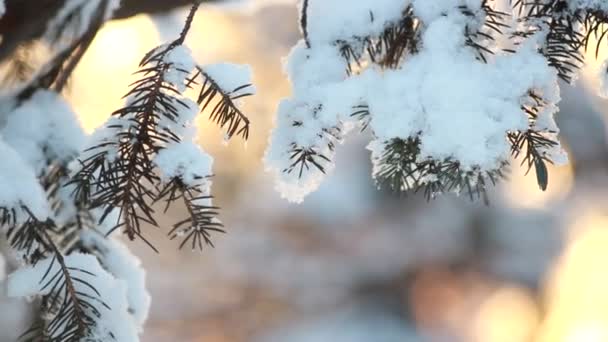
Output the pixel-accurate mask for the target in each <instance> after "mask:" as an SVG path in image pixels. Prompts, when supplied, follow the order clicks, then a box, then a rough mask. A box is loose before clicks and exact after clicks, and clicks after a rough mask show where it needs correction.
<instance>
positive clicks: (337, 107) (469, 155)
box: [265, 0, 562, 202]
mask: <svg viewBox="0 0 608 342" xmlns="http://www.w3.org/2000/svg"><path fill="white" fill-rule="evenodd" d="M315 3H316V4H318V5H317V6H330V5H329V4H330V3H331V4H334V3H337V2H320V1H313V2H311V4H315ZM375 3H376V4H379V3H382V4H384V3H385V1H377V2H375ZM397 3H399V4H402V3H403V2H402V1H394V2H392V4H397ZM364 4H368V5H369V3H368V2H366V1H362V2H361V4H360V5H356V6H353V7H355V8H359V9H360V7H359V6H363V5H364ZM412 5H413V7H414V12H415V13H416V14H417V15H420V16H421V17H422V18H425V19H426V22H424V25H423V26H424V29H423V33H422V44H421V45H422V48H421V50H420V52H419V53H417V54H414V55H411V56H408V58H407V60H405V61H404V63H402V65H401V66H400V67H398V68H395V69H382V68H380V67H377V66H375V65H373V64H372V65H368V66H367V67H364V68H363V69H362V70H361V71H360V72H358V73H355V74H354V75H352V76H350V77H349V76H348V75H346V73H345V67H346V65H345V62H344V61H343V60H342V61H340V56H339V54H338V49H337V47H336V46H335V45H333V44H331V43H329V44H326V45H320V44H321V43H320V42H317V44H313V45H312V47H311V48H307V47H306V45H305V44H304V43H303V42H299V43H298V44H297V45H296V47H294V49H293V50H292V52H291V53H290V55H289V57H288V59H287V61H286V63H285V71H286V72H287V73H288V76H289V79H290V81H291V82H292V85H293V87H292V88H293V94H292V97H291V98H289V99H286V100H283V101H282V102H281V104H280V105H279V108H278V112H277V122H276V128H275V130H274V131H273V134H272V137H271V142H270V146H269V148H268V149H267V151H266V155H265V162H266V168H267V170H270V171H271V172H273V173H274V174H275V177H276V178H277V183H276V188H277V189H278V191H279V192H280V193H281V194H282V196H283V197H285V198H287V199H288V200H290V201H293V202H301V201H302V199H303V198H304V197H305V196H306V195H307V194H309V193H310V192H312V191H314V190H316V189H317V188H318V186H319V184H320V183H321V182H322V180H323V179H324V178H325V175H326V174H327V173H331V171H332V169H333V163H332V162H329V161H327V160H325V159H324V158H317V159H318V163H319V164H321V165H322V167H323V168H324V171H325V172H322V171H321V170H318V169H317V168H316V167H314V166H312V165H311V166H310V167H309V168H308V169H305V170H304V173H303V174H302V175H301V176H300V174H299V170H296V171H298V172H296V171H292V172H291V173H289V172H285V170H289V169H290V166H291V165H292V164H293V163H294V159H293V153H294V152H293V150H292V147H293V146H294V145H295V146H298V147H302V148H305V149H312V150H314V151H317V152H318V153H319V154H322V155H323V156H325V157H327V158H328V159H330V160H332V159H333V155H334V153H335V152H334V151H332V150H331V149H330V148H329V147H328V144H329V143H334V144H335V143H340V142H341V141H342V139H343V138H344V137H345V136H346V134H347V133H348V131H349V130H350V129H351V128H352V127H354V126H355V125H357V124H358V123H357V118H354V117H352V116H351V113H353V112H355V110H354V109H353V108H356V107H357V106H360V105H367V106H368V108H369V112H370V115H369V118H368V120H369V127H370V128H371V130H372V132H373V135H374V142H373V144H372V145H371V146H373V148H372V149H376V148H377V147H378V146H382V144H383V143H384V142H386V141H389V140H391V139H394V138H401V139H407V138H416V137H417V138H418V139H419V140H420V154H419V156H418V158H419V160H420V161H422V160H427V159H431V160H447V159H450V160H457V161H458V162H459V163H460V166H461V169H462V170H465V171H468V170H482V171H491V170H494V169H497V168H499V167H500V166H501V165H502V164H503V163H504V162H505V161H508V160H509V157H510V148H511V146H510V144H509V143H508V140H507V138H506V135H507V133H508V132H512V131H518V130H526V129H527V128H528V127H529V125H530V123H529V118H528V115H527V114H526V113H525V112H524V111H523V110H522V109H521V106H522V104H524V103H526V99H527V94H528V91H529V90H534V92H535V94H538V95H539V96H542V98H543V99H544V101H545V102H546V105H545V106H544V108H542V109H543V111H544V115H545V116H546V117H545V118H543V120H544V122H545V123H551V121H552V120H553V115H554V114H555V112H556V111H557V103H558V102H559V101H560V96H559V87H558V83H557V72H556V71H555V70H554V69H553V68H551V67H549V66H548V63H547V60H546V59H545V57H543V56H542V55H541V54H539V53H538V52H537V50H538V49H537V46H536V45H535V44H534V39H530V40H529V41H526V42H524V43H522V44H520V45H519V47H518V48H517V52H516V53H514V54H506V53H497V54H496V55H495V56H493V57H492V58H490V59H489V60H488V63H487V64H486V63H482V62H480V61H478V60H477V58H476V57H477V55H476V52H475V51H474V50H473V49H472V48H470V47H468V46H466V44H465V26H466V25H468V21H467V20H468V18H467V17H465V16H464V15H463V14H462V13H461V10H460V8H459V6H461V5H466V6H467V7H468V8H470V9H472V10H473V11H478V10H479V8H480V1H478V0H477V1H476V0H467V1H464V0H463V1H456V2H455V1H452V0H449V1H448V0H445V1H443V0H442V1H432V2H431V1H423V0H419V1H414V2H413V3H412ZM395 6H396V5H395ZM330 7H331V6H330ZM389 7H390V6H389ZM311 13H314V12H311ZM349 13H350V12H349ZM387 20H388V19H387ZM314 23H315V22H314V21H312V22H310V25H309V31H310V32H311V34H310V39H312V40H314V39H315V38H314V37H315V34H314V33H313V32H316V31H315V30H319V31H322V32H327V31H330V29H329V28H322V27H316V26H315V24H314ZM361 25H363V24H361ZM363 27H365V28H367V29H369V34H364V36H368V35H373V34H374V33H377V32H378V31H377V29H376V28H375V26H374V25H369V24H367V25H363ZM359 29H361V28H359ZM326 42H327V41H326ZM336 128H337V129H336ZM328 130H332V132H334V134H332V135H328V134H327V131H328ZM556 133H557V132H556ZM561 151H562V150H561V147H557V148H556V151H554V152H555V154H556V155H560V152H561ZM379 152H380V151H377V150H375V152H374V155H375V156H376V158H374V159H375V160H378V158H377V156H378V155H379ZM376 166H377V165H375V167H376Z"/></svg>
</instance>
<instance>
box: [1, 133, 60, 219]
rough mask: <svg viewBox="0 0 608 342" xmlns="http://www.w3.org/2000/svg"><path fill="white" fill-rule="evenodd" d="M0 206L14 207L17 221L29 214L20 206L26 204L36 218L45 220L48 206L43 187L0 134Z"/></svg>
mask: <svg viewBox="0 0 608 342" xmlns="http://www.w3.org/2000/svg"><path fill="white" fill-rule="evenodd" d="M0 155H1V156H2V158H3V161H2V163H0V208H7V209H15V210H16V212H17V221H18V222H24V221H25V220H26V219H27V218H28V217H29V215H27V213H25V212H24V211H23V210H22V209H20V208H21V206H22V205H24V206H26V207H27V208H28V209H29V211H30V212H31V213H32V214H33V215H34V216H35V217H36V218H37V219H38V220H45V219H46V218H47V217H48V216H49V212H50V208H49V204H48V202H47V199H46V194H45V192H44V189H42V187H41V186H40V183H39V182H38V178H37V177H36V174H34V172H33V170H32V168H31V167H30V166H29V165H27V163H26V161H24V160H23V158H22V157H21V156H20V155H19V154H18V153H17V152H16V151H15V150H14V149H13V148H12V147H11V146H9V145H7V144H6V143H5V142H4V141H3V138H2V136H0Z"/></svg>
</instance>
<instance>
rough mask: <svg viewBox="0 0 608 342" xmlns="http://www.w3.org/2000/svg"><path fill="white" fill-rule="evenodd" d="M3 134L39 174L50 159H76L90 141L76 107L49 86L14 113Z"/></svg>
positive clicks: (2, 131) (35, 94)
mask: <svg viewBox="0 0 608 342" xmlns="http://www.w3.org/2000/svg"><path fill="white" fill-rule="evenodd" d="M1 134H2V135H3V136H4V140H5V141H6V143H8V144H9V145H11V146H12V147H13V149H15V151H16V152H17V153H19V154H20V155H21V156H23V158H25V159H26V161H27V162H28V164H30V166H31V167H32V168H33V169H34V170H35V172H36V173H37V174H41V173H42V172H44V169H45V168H46V167H47V161H48V160H58V161H61V162H67V161H69V160H72V159H73V158H74V157H76V155H77V154H78V152H79V151H80V150H81V149H82V147H83V146H84V143H85V141H86V137H85V133H84V131H83V129H82V127H81V126H80V123H79V121H78V118H77V117H76V114H75V113H74V112H73V110H72V108H71V107H70V106H69V105H68V104H67V103H66V102H65V100H63V99H62V98H61V96H60V95H59V94H57V93H55V92H52V91H48V90H39V91H37V92H36V93H34V95H32V97H31V98H30V99H29V100H27V101H26V102H24V103H23V104H22V105H21V106H19V107H18V108H16V109H15V110H14V111H13V112H12V113H10V114H9V115H8V117H7V119H6V123H5V126H4V127H3V128H2V130H1Z"/></svg>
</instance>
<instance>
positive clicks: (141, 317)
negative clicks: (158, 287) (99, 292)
mask: <svg viewBox="0 0 608 342" xmlns="http://www.w3.org/2000/svg"><path fill="white" fill-rule="evenodd" d="M82 239H83V241H84V243H85V245H88V246H92V247H94V248H95V249H97V250H99V255H98V257H99V259H100V263H101V265H102V266H103V267H104V269H106V270H107V271H108V272H110V274H112V275H113V276H114V277H116V278H117V279H120V280H122V281H124V282H125V284H126V286H127V301H128V311H129V313H130V314H131V315H132V317H133V319H134V322H135V324H136V325H137V327H138V331H139V332H140V333H141V332H142V331H143V326H144V323H145V322H146V319H147V318H148V313H149V311H150V305H151V298H150V293H149V292H148V290H147V289H146V272H145V271H144V269H143V267H142V265H141V260H139V258H137V257H136V256H135V255H133V254H132V253H131V252H130V251H129V249H128V248H127V246H125V245H124V244H123V243H122V242H120V241H119V240H117V239H115V238H106V237H104V236H103V235H100V234H99V233H98V232H93V231H85V232H83V236H82Z"/></svg>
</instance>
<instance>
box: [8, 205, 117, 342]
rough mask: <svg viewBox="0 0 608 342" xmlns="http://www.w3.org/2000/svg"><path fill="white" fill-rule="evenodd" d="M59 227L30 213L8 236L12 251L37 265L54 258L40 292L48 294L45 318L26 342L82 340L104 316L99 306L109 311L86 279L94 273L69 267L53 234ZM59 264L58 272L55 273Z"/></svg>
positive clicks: (26, 336) (30, 331)
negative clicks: (27, 218)
mask: <svg viewBox="0 0 608 342" xmlns="http://www.w3.org/2000/svg"><path fill="white" fill-rule="evenodd" d="M26 210H27V208H26ZM55 228H56V227H55V224H54V222H53V221H51V220H47V221H45V222H41V221H38V220H37V219H36V218H35V217H33V215H31V213H30V219H29V220H28V221H27V222H26V223H25V224H24V225H22V226H21V227H13V228H11V230H10V231H9V233H8V238H9V243H10V244H11V246H12V248H14V249H15V250H17V251H19V252H20V253H23V255H24V256H25V257H26V260H27V262H28V263H29V264H32V265H36V264H37V263H38V262H40V261H41V260H42V259H43V258H47V257H50V258H51V262H50V264H49V266H48V267H47V269H46V272H45V273H44V275H43V277H42V278H41V279H40V285H41V288H40V292H43V293H47V294H46V295H44V296H43V298H42V306H41V311H42V312H44V313H45V315H43V317H44V318H43V319H42V320H41V321H40V322H37V323H34V325H33V326H32V327H30V329H28V330H27V331H26V332H24V333H23V334H22V335H21V337H20V340H22V341H52V342H55V341H56V342H64V341H65V342H68V341H79V340H80V339H81V338H85V337H86V336H88V335H89V334H90V333H91V332H92V329H93V328H94V326H95V324H96V320H97V319H98V318H100V317H101V314H100V311H99V309H97V306H98V305H102V306H104V307H106V308H108V309H109V307H108V306H107V304H105V303H104V302H103V301H102V300H101V299H100V298H99V296H100V294H99V292H98V291H97V290H96V289H95V287H94V286H93V285H92V284H91V283H90V282H88V281H87V280H85V279H84V278H83V277H82V276H94V274H92V273H90V272H88V271H86V270H83V269H79V268H74V267H69V266H68V265H67V264H66V262H65V259H64V256H63V254H62V252H61V251H60V250H59V248H58V247H57V245H56V244H55V242H54V240H53V238H52V237H51V235H50V233H49V232H52V231H54V230H55ZM55 265H57V266H58V270H56V271H53V270H54V269H55V268H56V267H55ZM76 284H79V286H84V287H85V288H87V289H89V290H90V291H92V293H94V294H95V295H91V294H87V293H85V292H83V291H81V290H78V289H77V287H76Z"/></svg>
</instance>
